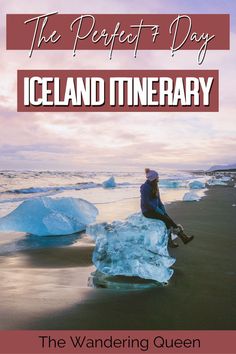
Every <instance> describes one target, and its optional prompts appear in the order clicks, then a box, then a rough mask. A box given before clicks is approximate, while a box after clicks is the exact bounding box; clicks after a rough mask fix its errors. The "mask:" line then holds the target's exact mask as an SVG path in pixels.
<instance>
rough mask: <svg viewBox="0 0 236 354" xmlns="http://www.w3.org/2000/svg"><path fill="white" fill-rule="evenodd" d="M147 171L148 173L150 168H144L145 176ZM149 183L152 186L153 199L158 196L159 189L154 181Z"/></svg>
mask: <svg viewBox="0 0 236 354" xmlns="http://www.w3.org/2000/svg"><path fill="white" fill-rule="evenodd" d="M149 171H150V168H145V174H147V173H148V172H149ZM150 183H151V186H152V196H153V198H157V197H158V195H159V189H158V186H157V182H156V180H154V181H151V182H150Z"/></svg>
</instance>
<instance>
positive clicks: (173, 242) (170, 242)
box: [168, 229, 179, 248]
mask: <svg viewBox="0 0 236 354" xmlns="http://www.w3.org/2000/svg"><path fill="white" fill-rule="evenodd" d="M171 233H172V230H171V229H170V230H169V238H168V247H170V248H176V247H179V245H178V243H176V242H175V241H173V240H172V238H171Z"/></svg>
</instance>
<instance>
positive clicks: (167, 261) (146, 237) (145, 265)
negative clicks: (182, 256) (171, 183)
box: [86, 213, 175, 283]
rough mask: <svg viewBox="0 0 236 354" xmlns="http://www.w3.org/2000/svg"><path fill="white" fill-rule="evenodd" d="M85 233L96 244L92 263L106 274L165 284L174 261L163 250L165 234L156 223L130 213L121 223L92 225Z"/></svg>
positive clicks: (159, 222)
mask: <svg viewBox="0 0 236 354" xmlns="http://www.w3.org/2000/svg"><path fill="white" fill-rule="evenodd" d="M86 232H87V233H88V234H89V235H91V236H92V237H93V238H94V239H95V241H96V247H95V250H94V253H93V263H94V264H95V266H96V267H97V269H98V270H99V271H100V272H102V273H104V274H107V275H125V276H138V277H140V278H144V279H152V280H156V281H158V282H160V283H163V282H167V281H168V280H169V279H170V278H171V276H172V274H173V270H172V269H170V268H169V267H171V266H172V264H173V263H174V262H175V259H174V258H172V257H170V255H169V253H168V250H167V243H168V232H167V229H166V227H165V224H164V223H163V222H162V221H160V220H155V219H148V218H145V217H144V216H143V215H142V214H141V213H137V214H133V215H131V216H129V217H128V218H127V219H125V220H124V221H114V222H112V223H111V224H109V223H100V224H93V225H89V226H88V227H87V230H86Z"/></svg>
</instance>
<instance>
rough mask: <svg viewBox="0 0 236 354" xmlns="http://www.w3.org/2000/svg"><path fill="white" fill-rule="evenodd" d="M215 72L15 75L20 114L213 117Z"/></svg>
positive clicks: (37, 72) (27, 72)
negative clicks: (202, 114)
mask: <svg viewBox="0 0 236 354" xmlns="http://www.w3.org/2000/svg"><path fill="white" fill-rule="evenodd" d="M218 81H219V80H218V71H217V70H132V71H130V70H112V71H109V70H18V111H20V112H50V111H57V112H68V111H72V112H78V111H80V112H117V111H119V112H137V111H140V112H153V111H154V112H164V111H165V112H191V111H196V112H217V111H218V109H219V92H218V86H219V83H218Z"/></svg>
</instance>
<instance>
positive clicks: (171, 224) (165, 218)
mask: <svg viewBox="0 0 236 354" xmlns="http://www.w3.org/2000/svg"><path fill="white" fill-rule="evenodd" d="M143 215H144V216H145V217H146V218H149V219H158V220H161V221H163V222H164V223H165V225H166V227H167V229H170V228H171V227H174V228H177V227H178V226H177V225H176V223H175V222H174V221H173V220H172V219H171V218H170V217H169V215H167V214H165V215H162V214H160V213H158V211H154V210H153V211H152V210H150V211H145V212H144V213H143Z"/></svg>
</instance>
